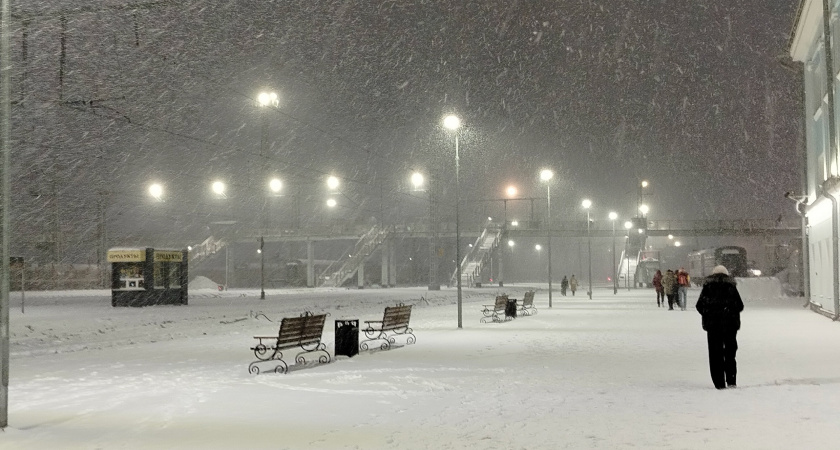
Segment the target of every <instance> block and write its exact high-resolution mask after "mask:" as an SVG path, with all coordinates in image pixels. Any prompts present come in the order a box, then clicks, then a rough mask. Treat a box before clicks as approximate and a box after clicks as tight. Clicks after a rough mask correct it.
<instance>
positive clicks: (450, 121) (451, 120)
mask: <svg viewBox="0 0 840 450" xmlns="http://www.w3.org/2000/svg"><path fill="white" fill-rule="evenodd" d="M443 126H444V127H446V128H448V129H450V130H452V131H453V132H454V134H455V266H456V267H457V269H456V270H457V271H458V280H457V285H458V328H463V321H462V311H461V310H462V308H461V224H460V210H461V193H460V191H461V167H460V164H461V159H460V156H459V155H458V128H460V127H461V119H459V118H458V116H456V115H448V116H446V117H444V118H443Z"/></svg>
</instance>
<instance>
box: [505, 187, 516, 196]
mask: <svg viewBox="0 0 840 450" xmlns="http://www.w3.org/2000/svg"><path fill="white" fill-rule="evenodd" d="M505 192H506V193H507V196H508V197H516V186H508V187H507V189H506V190H505Z"/></svg>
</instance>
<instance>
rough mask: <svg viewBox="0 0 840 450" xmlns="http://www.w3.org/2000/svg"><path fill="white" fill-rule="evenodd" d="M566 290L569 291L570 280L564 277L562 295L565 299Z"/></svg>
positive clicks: (561, 285) (561, 288) (561, 284)
mask: <svg viewBox="0 0 840 450" xmlns="http://www.w3.org/2000/svg"><path fill="white" fill-rule="evenodd" d="M566 289H569V279H568V278H566V276H565V275H563V281H561V282H560V294H561V295H562V296H563V297H565V296H566Z"/></svg>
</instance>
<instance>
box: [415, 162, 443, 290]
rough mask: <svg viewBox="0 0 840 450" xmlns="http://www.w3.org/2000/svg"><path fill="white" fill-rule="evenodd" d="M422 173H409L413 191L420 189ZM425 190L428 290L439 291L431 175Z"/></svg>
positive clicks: (422, 180) (422, 178) (422, 179)
mask: <svg viewBox="0 0 840 450" xmlns="http://www.w3.org/2000/svg"><path fill="white" fill-rule="evenodd" d="M424 181H425V180H424V177H423V174H421V173H420V172H414V173H412V174H411V184H412V185H414V190H415V191H420V190H422V189H421V186H423V183H424ZM426 190H427V191H428V193H429V288H428V289H429V290H430V291H439V290H440V284H438V283H437V282H436V280H435V278H436V277H435V272H436V271H435V267H436V265H435V262H436V259H435V247H436V246H437V244H436V242H437V230H436V229H435V219H434V210H433V204H432V177H429V181H428V182H427V183H426Z"/></svg>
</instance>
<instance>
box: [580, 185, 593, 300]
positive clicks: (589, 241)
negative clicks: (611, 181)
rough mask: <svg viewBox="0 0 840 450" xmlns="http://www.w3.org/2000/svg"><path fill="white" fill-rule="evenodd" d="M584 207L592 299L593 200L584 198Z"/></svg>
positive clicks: (589, 293)
mask: <svg viewBox="0 0 840 450" xmlns="http://www.w3.org/2000/svg"><path fill="white" fill-rule="evenodd" d="M581 205H582V206H583V209H585V210H586V246H587V248H588V254H589V292H587V294H588V295H589V300H592V234H591V233H590V232H589V222H590V220H589V208H591V207H592V201H590V200H589V199H584V200H583V202H582V203H581Z"/></svg>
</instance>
